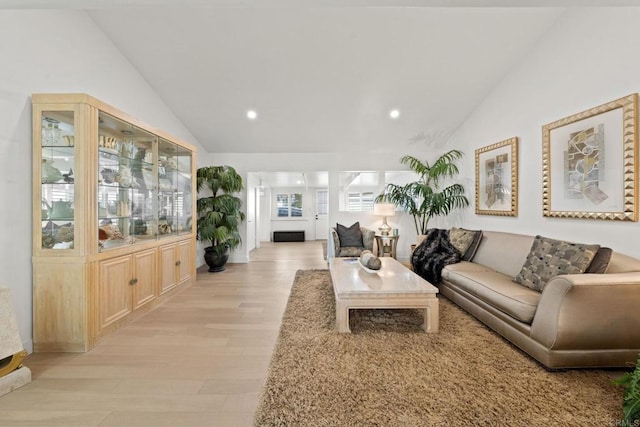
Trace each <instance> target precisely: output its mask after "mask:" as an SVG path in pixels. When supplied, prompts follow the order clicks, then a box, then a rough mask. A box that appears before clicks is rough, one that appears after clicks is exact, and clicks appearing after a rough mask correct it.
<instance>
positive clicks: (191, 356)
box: [0, 242, 327, 427]
mask: <svg viewBox="0 0 640 427" xmlns="http://www.w3.org/2000/svg"><path fill="white" fill-rule="evenodd" d="M250 258H251V261H250V262H249V263H248V264H229V265H228V266H227V270H226V271H224V272H222V273H208V272H207V271H206V269H200V270H199V271H198V275H197V279H196V283H195V284H194V285H193V286H191V287H190V288H187V289H185V290H184V291H182V292H180V293H178V294H176V295H175V296H173V297H172V298H171V299H169V300H167V301H166V302H164V303H163V304H161V305H159V306H158V307H155V308H154V309H153V310H152V311H150V312H149V313H147V314H146V315H144V316H143V317H140V318H139V319H137V320H135V321H134V322H132V323H130V324H128V325H126V326H124V327H123V328H121V329H120V330H118V331H116V332H115V333H113V334H112V335H110V336H109V337H107V338H106V339H105V340H104V341H103V342H101V343H100V344H99V345H98V346H97V347H96V348H94V349H93V350H92V351H90V352H88V353H82V354H70V353H63V354H55V353H38V354H32V355H29V356H28V357H27V359H26V361H25V365H26V366H28V367H29V368H30V369H31V370H32V377H33V380H32V382H31V383H30V384H28V385H27V386H25V387H22V388H20V389H18V390H15V391H13V392H12V393H9V394H7V395H5V396H2V397H0V425H1V426H3V427H14V426H15V427H18V426H20V427H24V426H34V427H43V426H53V427H57V426H71V427H73V426H88V427H92V426H96V427H111V426H118V427H126V426H136V427H139V426H154V427H163V426H171V427H174V426H178V425H188V426H194V427H197V426H234V427H237V426H250V425H251V424H252V420H253V413H254V411H255V408H256V406H257V403H258V396H259V392H260V389H261V388H262V384H263V383H264V380H265V378H266V374H267V368H268V366H269V361H270V359H271V353H272V351H273V347H274V345H275V342H276V339H277V336H278V330H279V328H280V321H281V318H282V314H283V312H284V309H285V307H286V302H287V298H288V295H289V291H290V288H291V284H292V283H293V279H294V276H295V273H296V271H297V270H299V269H314V268H315V269H326V268H327V264H326V261H325V260H324V259H323V252H322V244H321V242H304V243H298V242H295V243H287V242H283V243H269V242H263V243H262V244H261V248H260V249H258V250H255V251H252V253H251V257H250Z"/></svg>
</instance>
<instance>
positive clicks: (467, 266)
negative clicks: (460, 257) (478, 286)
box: [442, 261, 493, 277]
mask: <svg viewBox="0 0 640 427" xmlns="http://www.w3.org/2000/svg"><path fill="white" fill-rule="evenodd" d="M461 271H493V270H492V269H491V268H489V267H487V266H484V265H482V264H476V263H475V262H469V261H460V262H458V263H455V264H449V265H447V266H446V267H445V269H444V271H443V272H442V277H446V276H445V274H449V273H457V272H461Z"/></svg>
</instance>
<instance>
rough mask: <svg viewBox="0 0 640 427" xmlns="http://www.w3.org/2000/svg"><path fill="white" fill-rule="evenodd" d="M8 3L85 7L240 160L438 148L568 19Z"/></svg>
mask: <svg viewBox="0 0 640 427" xmlns="http://www.w3.org/2000/svg"><path fill="white" fill-rule="evenodd" d="M0 2H1V3H2V7H5V8H7V7H9V6H11V3H19V4H20V6H15V8H18V7H22V8H25V7H59V8H65V7H66V8H76V9H85V10H87V13H88V14H89V16H90V17H91V19H93V21H94V22H95V23H96V25H97V26H98V27H99V28H100V29H101V30H102V31H104V33H105V34H106V35H107V36H108V37H109V38H110V39H111V40H112V41H113V43H114V44H115V46H116V47H117V48H118V49H119V50H120V51H121V52H122V53H123V55H125V56H126V57H127V58H128V60H129V61H130V62H131V64H133V66H134V67H135V68H137V70H138V71H139V72H140V73H141V75H142V76H143V77H144V78H145V79H146V80H147V81H148V83H149V84H150V85H151V86H152V87H153V88H154V90H155V91H156V92H157V93H158V94H159V96H160V97H161V98H162V99H163V100H164V101H165V102H166V104H167V105H168V106H169V107H170V108H171V109H172V110H173V111H174V113H175V114H176V115H177V116H178V118H179V119H180V120H181V121H182V122H183V123H184V125H185V126H186V127H187V128H188V129H189V130H190V131H191V133H192V134H193V135H194V136H195V137H196V138H197V139H198V141H199V142H200V143H201V144H202V145H203V146H204V147H205V148H206V149H207V150H208V151H210V152H232V153H243V152H254V153H256V152H258V153H259V152H271V153H279V152H294V153H295V152H303V153H310V152H341V151H350V152H359V151H362V150H368V151H373V152H386V151H389V150H394V151H397V150H398V149H400V150H402V149H403V148H406V147H410V146H420V145H421V144H426V145H437V144H440V143H442V142H444V141H445V140H446V138H447V137H448V136H449V135H450V134H451V133H452V132H453V131H454V130H455V129H456V128H457V127H458V126H460V124H461V123H462V122H463V121H464V120H465V118H466V117H468V115H469V114H470V113H471V112H472V111H473V110H474V109H475V108H476V107H477V106H478V104H479V103H480V102H481V101H482V100H483V98H484V97H485V96H486V95H487V94H488V93H489V92H490V91H491V89H492V88H493V87H494V86H495V85H496V84H497V83H499V82H500V80H501V79H502V78H504V77H505V75H507V73H508V72H509V71H510V70H511V69H512V68H513V67H514V66H517V64H518V63H519V61H520V60H521V59H522V58H523V57H524V56H525V55H526V54H527V52H529V51H530V50H531V49H532V48H533V47H534V46H535V44H536V42H537V41H538V40H539V39H540V38H541V37H543V36H544V34H545V32H546V31H548V29H549V28H550V27H551V26H553V24H554V21H555V20H556V19H557V18H558V16H560V14H562V13H563V11H564V9H563V8H558V7H491V6H496V5H497V6H504V5H505V4H517V5H519V6H522V5H525V6H526V5H528V3H531V4H536V3H537V4H539V3H540V2H532V1H529V2H526V1H510V2H506V1H471V0H466V1H465V0H458V1H448V2H446V1H443V0H440V1H436V0H433V1H416V0H414V1H410V0H405V1H393V0H387V1H383V0H378V1H367V0H359V1H357V0H343V1H337V0H327V1H311V0H306V1H304V0H300V1H292V0H263V1H261V2H258V1H250V0H245V1H239V2H238V1H236V2H233V1H231V0H226V1H223V0H211V1H205V0H155V1H152V0H130V1H124V0H111V1H109V2H106V1H100V0H83V1H79V0H47V1H46V2H44V1H43V0H20V1H19V2H18V1H10V0H0ZM547 3H549V4H551V3H553V4H556V5H557V4H563V5H567V4H568V5H571V3H572V2H560V3H559V2H547ZM587 3H589V2H587ZM593 3H598V2H597V1H594V2H593ZM622 3H625V2H624V1H622ZM581 4H585V2H581ZM418 5H419V6H420V7H416V6H418ZM470 5H475V6H484V7H469V6H470ZM365 6H367V7H365ZM423 6H426V7H423ZM433 6H446V7H433ZM451 6H454V7H451ZM394 109H396V110H398V112H399V116H398V117H397V118H395V119H394V118H391V117H390V115H389V114H390V112H391V111H392V110H394ZM249 110H254V111H255V112H256V114H257V117H256V118H255V119H254V120H250V119H248V118H247V115H246V114H247V111H249Z"/></svg>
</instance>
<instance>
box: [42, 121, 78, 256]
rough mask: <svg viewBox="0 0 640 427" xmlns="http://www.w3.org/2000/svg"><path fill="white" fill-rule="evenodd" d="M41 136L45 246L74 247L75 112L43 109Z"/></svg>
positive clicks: (43, 244)
mask: <svg viewBox="0 0 640 427" xmlns="http://www.w3.org/2000/svg"><path fill="white" fill-rule="evenodd" d="M41 138H42V165H41V183H42V194H41V195H42V214H41V221H42V248H43V249H73V244H74V226H75V220H74V218H75V216H74V199H75V197H74V195H75V186H74V176H73V170H74V162H75V146H74V112H73V111H44V112H43V113H42V123H41Z"/></svg>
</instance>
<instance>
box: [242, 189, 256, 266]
mask: <svg viewBox="0 0 640 427" xmlns="http://www.w3.org/2000/svg"><path fill="white" fill-rule="evenodd" d="M256 190H257V188H255V187H251V188H249V189H248V190H247V217H246V219H247V240H246V246H245V248H246V251H247V254H249V252H251V251H252V250H253V249H255V248H256V247H257V246H256V240H257V239H256Z"/></svg>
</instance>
